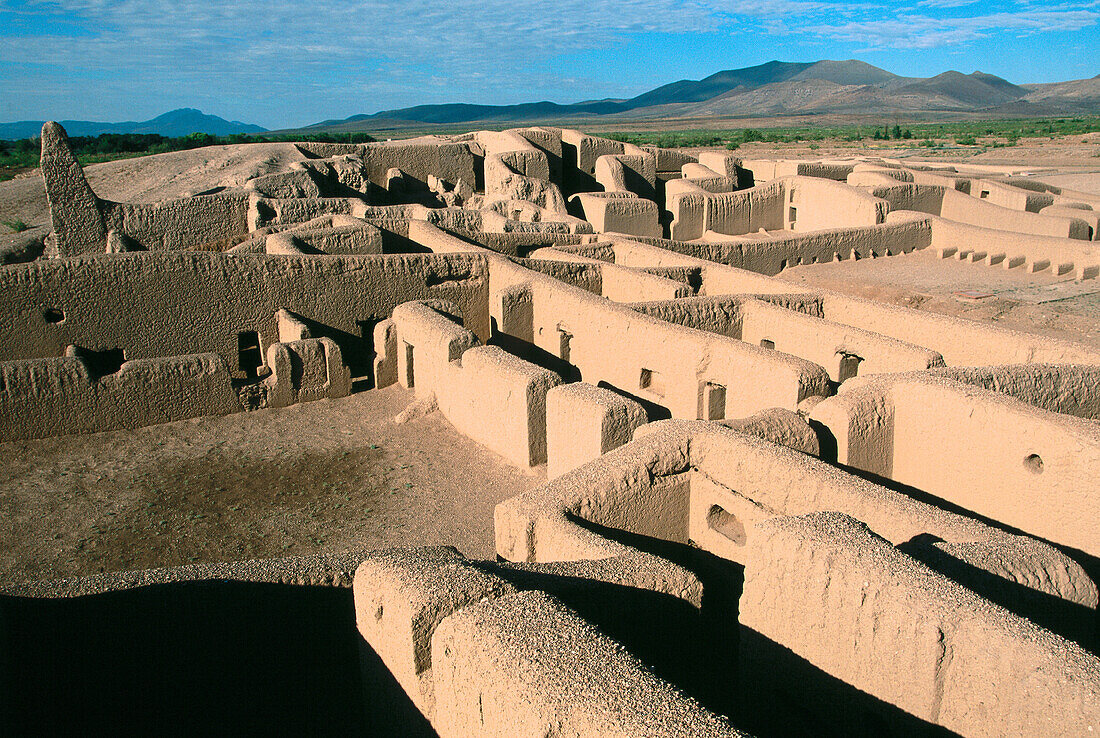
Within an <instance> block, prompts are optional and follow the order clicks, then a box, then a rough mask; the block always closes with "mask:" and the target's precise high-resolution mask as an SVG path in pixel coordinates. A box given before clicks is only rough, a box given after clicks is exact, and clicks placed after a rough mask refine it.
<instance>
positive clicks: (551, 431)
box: [546, 382, 648, 479]
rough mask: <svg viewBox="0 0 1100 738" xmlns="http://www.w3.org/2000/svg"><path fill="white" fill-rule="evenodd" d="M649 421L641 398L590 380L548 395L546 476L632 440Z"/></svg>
mask: <svg viewBox="0 0 1100 738" xmlns="http://www.w3.org/2000/svg"><path fill="white" fill-rule="evenodd" d="M646 422H648V418H647V417H646V413H645V409H644V408H643V407H642V406H641V405H639V404H638V403H637V402H634V401H633V400H630V399H629V398H626V397H623V396H622V395H619V394H617V393H615V392H612V391H611V390H608V389H604V388H602V387H595V386H593V385H591V384H588V383H586V382H574V383H572V384H563V385H561V386H558V387H554V388H552V389H551V390H550V391H549V392H548V393H547V395H546V449H547V451H546V457H547V462H546V476H547V478H548V479H553V478H554V477H559V476H561V475H562V474H564V473H565V472H567V471H570V470H571V469H575V468H577V467H578V466H581V465H582V464H585V463H587V462H589V461H591V460H592V459H598V458H599V457H600V456H602V455H603V454H605V453H607V452H608V451H611V450H612V449H616V448H618V447H619V446H622V445H623V444H625V443H628V442H629V441H630V439H631V438H633V437H634V431H635V429H637V428H638V427H639V426H641V425H644V424H645V423H646Z"/></svg>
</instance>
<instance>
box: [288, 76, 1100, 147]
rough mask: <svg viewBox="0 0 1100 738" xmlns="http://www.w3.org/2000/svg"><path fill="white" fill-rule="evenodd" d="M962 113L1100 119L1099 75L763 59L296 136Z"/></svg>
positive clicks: (355, 120) (410, 113) (358, 121)
mask: <svg viewBox="0 0 1100 738" xmlns="http://www.w3.org/2000/svg"><path fill="white" fill-rule="evenodd" d="M941 111H942V112H948V111H949V112H953V113H957V112H969V113H982V112H987V113H989V114H1002V115H1003V114H1008V113H1014V112H1019V113H1026V112H1030V113H1031V114H1035V115H1079V114H1083V113H1100V75H1098V76H1097V77H1094V78H1092V79H1088V80H1075V81H1071V82H1059V83H1056V84H1043V85H1016V84H1013V83H1012V82H1009V81H1008V80H1005V79H1002V78H1001V77H997V76H995V75H992V74H985V73H983V72H973V73H971V74H963V73H961V72H956V71H948V72H944V73H942V74H938V75H936V76H935V77H929V78H927V79H924V78H919V77H903V76H899V75H896V74H893V73H891V72H888V71H886V70H885V69H880V68H879V67H876V66H873V65H871V64H867V63H866V62H862V61H859V60H857V59H848V60H846V61H831V60H823V61H818V62H782V61H770V62H767V63H766V64H759V65H757V66H753V67H745V68H743V69H728V70H724V71H721V72H716V73H714V74H712V75H710V76H709V77H705V78H703V79H700V80H679V81H677V82H671V83H669V84H665V85H661V86H660V87H657V88H655V89H652V90H649V91H648V92H644V93H642V94H640V95H638V96H636V97H633V98H630V99H629V100H614V99H610V100H589V101H585V102H581V103H573V104H559V103H553V102H546V101H543V102H533V103H521V104H517V105H471V104H465V103H450V104H445V105H417V106H415V107H411V108H400V109H397V110H383V111H380V112H377V113H373V114H359V115H353V116H351V117H350V118H345V119H342V120H326V121H322V122H320V123H315V124H313V125H312V126H308V127H307V128H304V129H299V130H306V131H317V132H320V131H343V132H349V131H355V130H360V131H369V130H372V129H375V128H388V127H399V126H401V125H411V124H437V125H440V124H458V123H473V122H476V121H484V122H492V123H523V122H544V123H545V122H553V121H564V120H588V119H593V120H600V121H606V122H611V121H615V120H623V121H626V120H636V119H642V120H644V119H657V118H689V117H700V116H731V117H757V116H778V115H808V114H820V113H859V114H863V113H873V114H881V113H884V114H889V113H916V112H941Z"/></svg>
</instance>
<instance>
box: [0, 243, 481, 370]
mask: <svg viewBox="0 0 1100 738" xmlns="http://www.w3.org/2000/svg"><path fill="white" fill-rule="evenodd" d="M0 294H2V295H3V297H2V298H0V304H2V306H3V310H0V346H2V348H0V359H3V360H11V359H22V358H36V357H49V356H60V355H61V353H62V351H63V350H64V348H65V346H67V345H69V344H76V345H79V346H82V347H85V348H88V349H94V350H102V349H122V350H123V351H125V352H126V358H128V359H137V358H147V357H156V356H174V355H180V354H187V353H195V352H205V351H214V352H216V353H218V354H219V355H221V356H222V357H223V359H224V360H225V362H226V364H227V365H229V366H230V367H231V368H234V367H235V366H236V363H237V358H238V348H239V346H238V340H239V335H240V333H241V332H242V331H255V332H257V333H258V334H259V340H260V343H261V347H265V346H267V345H270V344H271V343H273V342H275V341H276V340H277V337H278V326H277V321H276V312H277V311H278V310H280V309H285V310H290V311H292V312H294V313H296V314H297V315H299V316H301V317H302V318H304V319H305V320H306V321H309V322H310V323H311V324H313V325H314V327H315V335H316V336H318V337H319V336H322V335H327V336H328V337H330V338H333V340H335V341H336V342H337V343H338V344H340V345H341V349H342V351H343V354H344V359H345V361H347V362H348V363H349V364H352V365H353V372H354V373H355V375H356V376H361V375H362V374H369V369H368V370H366V371H362V373H361V374H360V373H359V370H361V369H362V368H363V367H360V366H358V365H359V364H367V365H369V362H370V356H369V351H368V349H369V346H368V345H366V344H365V343H363V339H364V337H367V336H370V335H371V331H372V330H373V326H374V323H376V322H377V321H379V320H383V319H385V318H388V317H389V315H390V313H391V312H392V311H393V308H394V307H395V306H397V305H398V304H400V303H401V302H405V301H407V300H410V299H447V300H450V301H452V302H454V303H456V304H458V305H459V306H460V309H461V310H462V314H463V317H464V318H465V320H466V325H467V326H468V327H469V328H470V329H471V330H473V331H474V332H475V333H477V334H478V335H481V336H486V337H487V336H488V333H489V326H488V308H487V300H488V273H487V266H486V263H485V261H484V259H483V258H482V257H480V256H477V255H466V256H432V255H426V256H412V255H394V256H381V257H340V256H332V257H325V258H323V259H315V258H309V257H302V256H299V257H293V256H260V255H256V256H251V255H249V256H227V255H221V254H203V253H187V252H166V253H162V254H156V255H153V254H121V255H104V256H96V257H83V258H79V259H67V260H59V261H50V262H35V263H32V264H21V265H12V266H7V267H4V268H2V269H0Z"/></svg>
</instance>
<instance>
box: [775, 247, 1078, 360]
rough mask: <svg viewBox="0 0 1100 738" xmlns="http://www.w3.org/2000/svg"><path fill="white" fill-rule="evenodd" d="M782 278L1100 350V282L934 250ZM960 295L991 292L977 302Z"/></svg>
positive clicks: (802, 269)
mask: <svg viewBox="0 0 1100 738" xmlns="http://www.w3.org/2000/svg"><path fill="white" fill-rule="evenodd" d="M779 277H780V278H781V279H785V280H789V281H791V282H795V283H797V284H800V285H808V286H815V287H822V288H825V289H830V290H835V291H837V292H843V293H845V294H848V295H853V296H856V297H865V298H868V299H872V300H878V301H880V302H887V303H891V304H894V305H901V306H903V307H909V308H916V309H919V310H928V311H930V312H934V313H942V314H945V315H954V316H958V317H961V318H966V319H968V320H977V321H982V322H989V323H995V324H997V325H1000V326H1003V327H1005V328H1010V329H1012V330H1018V331H1024V332H1027V333H1035V334H1038V335H1043V336H1051V337H1054V338H1061V339H1065V340H1069V341H1078V342H1080V343H1084V344H1088V345H1089V346H1094V347H1096V348H1100V280H1096V279H1087V280H1084V281H1080V282H1078V281H1075V280H1074V279H1073V278H1072V276H1062V277H1055V276H1053V275H1051V274H1049V273H1047V274H1041V273H1040V274H1028V273H1026V272H1025V271H1024V270H1023V269H1012V270H1006V269H1003V268H1001V267H1000V266H999V265H998V266H993V267H990V266H985V265H982V264H971V263H969V262H963V261H958V260H955V259H939V258H936V255H935V254H934V253H932V252H930V251H915V252H913V253H911V254H904V255H901V256H891V257H889V258H885V259H860V260H859V261H840V262H831V263H828V264H810V265H806V266H797V267H791V268H789V269H786V270H784V271H783V272H782V273H781V274H780V275H779ZM957 292H977V293H981V294H984V293H989V296H988V297H980V298H977V299H974V298H973V297H968V296H964V295H957V294H955V293H957Z"/></svg>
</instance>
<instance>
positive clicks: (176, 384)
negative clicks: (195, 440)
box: [0, 354, 244, 441]
mask: <svg viewBox="0 0 1100 738" xmlns="http://www.w3.org/2000/svg"><path fill="white" fill-rule="evenodd" d="M243 409H244V407H243V406H242V405H241V403H240V402H239V401H238V400H237V393H236V392H235V391H234V389H233V387H232V385H231V383H230V378H229V369H228V367H226V364H225V361H223V360H222V358H221V357H220V356H218V355H217V354H196V355H192V356H173V357H169V358H160V359H138V360H136V361H127V362H125V363H124V364H122V367H121V368H119V369H118V370H117V371H115V372H113V373H111V374H108V375H105V376H98V375H96V374H94V373H92V372H90V371H89V368H88V366H87V365H86V364H85V363H84V362H83V361H81V360H80V359H78V358H70V357H58V358H51V359H31V360H25V361H3V362H0V441H9V440H22V439H26V438H44V437H47V436H56V435H68V434H74V433H99V432H101V431H107V430H117V429H120V428H140V427H143V426H146V425H154V424H156V423H168V422H171V421H173V420H184V419H186V418H196V417H199V416H202V415H226V414H228V413H233V412H239V411H241V410H243Z"/></svg>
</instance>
